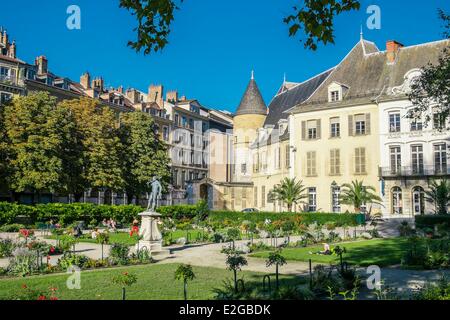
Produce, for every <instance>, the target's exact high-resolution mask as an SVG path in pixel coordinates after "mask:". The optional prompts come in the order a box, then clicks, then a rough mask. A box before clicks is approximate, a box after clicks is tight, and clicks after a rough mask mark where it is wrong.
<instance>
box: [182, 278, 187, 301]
mask: <svg viewBox="0 0 450 320" xmlns="http://www.w3.org/2000/svg"><path fill="white" fill-rule="evenodd" d="M183 293H184V300H187V281H186V280H184V287H183Z"/></svg>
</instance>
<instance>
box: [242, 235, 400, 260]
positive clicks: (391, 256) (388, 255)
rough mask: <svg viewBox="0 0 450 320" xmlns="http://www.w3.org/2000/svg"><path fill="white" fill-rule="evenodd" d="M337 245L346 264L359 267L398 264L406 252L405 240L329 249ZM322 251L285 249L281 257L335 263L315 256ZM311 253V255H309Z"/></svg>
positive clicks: (329, 257) (259, 254) (263, 254)
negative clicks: (342, 251)
mask: <svg viewBox="0 0 450 320" xmlns="http://www.w3.org/2000/svg"><path fill="white" fill-rule="evenodd" d="M337 245H339V246H340V247H344V248H345V249H346V250H347V252H346V253H345V254H344V255H343V258H344V260H345V261H346V262H348V263H350V264H352V265H359V266H369V265H378V266H389V265H396V264H400V262H401V258H402V256H403V254H404V252H405V251H406V250H407V240H406V239H403V238H395V239H376V240H367V241H357V242H347V243H338V244H333V245H331V248H334V247H336V246H337ZM322 250H323V246H312V247H306V248H287V249H284V250H283V253H282V254H283V256H284V257H285V258H286V259H287V260H293V261H309V259H311V260H312V262H317V263H324V264H330V263H333V264H334V263H337V262H339V257H338V256H337V255H319V254H315V253H317V252H319V251H322ZM311 252H312V253H313V254H311ZM251 256H253V257H257V258H267V257H268V256H269V252H267V251H262V252H256V253H254V254H252V255H251Z"/></svg>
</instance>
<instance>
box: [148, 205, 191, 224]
mask: <svg viewBox="0 0 450 320" xmlns="http://www.w3.org/2000/svg"><path fill="white" fill-rule="evenodd" d="M198 209H199V208H198V206H197V205H187V204H179V205H174V206H162V207H159V208H157V209H156V211H158V213H160V214H161V215H162V216H163V217H164V218H172V219H177V220H181V219H193V218H194V217H196V216H197V213H198Z"/></svg>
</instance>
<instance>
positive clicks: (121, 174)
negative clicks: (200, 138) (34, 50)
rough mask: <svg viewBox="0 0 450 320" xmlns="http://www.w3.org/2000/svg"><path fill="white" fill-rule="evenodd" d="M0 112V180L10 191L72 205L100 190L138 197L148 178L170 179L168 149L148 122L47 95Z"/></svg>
mask: <svg viewBox="0 0 450 320" xmlns="http://www.w3.org/2000/svg"><path fill="white" fill-rule="evenodd" d="M0 111H2V112H0V133H1V136H0V159H1V160H2V161H1V163H0V179H1V183H2V186H4V185H5V184H6V183H7V182H8V183H9V185H10V188H11V189H12V190H13V191H15V192H24V191H28V192H33V193H37V194H39V193H41V192H52V193H55V192H57V193H61V194H74V195H75V200H77V199H80V197H81V195H82V194H83V192H84V191H86V190H88V189H90V188H98V189H99V190H105V189H109V190H112V191H124V190H132V194H133V195H135V196H139V195H140V194H143V193H145V192H146V191H148V190H146V188H147V183H148V181H150V179H151V177H152V176H153V175H156V176H158V177H161V178H162V179H163V181H164V180H168V179H169V177H170V171H169V166H168V164H169V158H168V155H167V147H166V145H165V144H164V143H163V142H161V141H160V140H159V139H158V136H157V135H156V134H155V132H154V125H153V120H152V118H151V116H150V115H147V114H144V113H142V112H129V113H123V114H121V115H119V114H118V113H116V112H114V111H113V110H112V109H111V108H109V107H107V106H102V105H101V104H100V103H99V102H98V101H97V100H95V99H90V98H86V97H83V98H80V99H74V100H64V101H62V102H60V103H58V102H57V100H56V98H54V97H51V96H50V95H49V94H48V93H46V92H36V93H30V94H29V95H28V96H25V97H16V98H14V100H13V101H12V102H11V103H10V104H9V105H7V106H6V107H4V110H3V109H2V110H0ZM119 118H121V121H122V125H121V126H119ZM6 189H8V188H6Z"/></svg>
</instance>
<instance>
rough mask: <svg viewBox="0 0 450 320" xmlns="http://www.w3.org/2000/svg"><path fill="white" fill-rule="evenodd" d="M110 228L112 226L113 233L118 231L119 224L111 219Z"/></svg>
mask: <svg viewBox="0 0 450 320" xmlns="http://www.w3.org/2000/svg"><path fill="white" fill-rule="evenodd" d="M109 226H110V228H111V229H112V231H116V229H117V227H116V226H117V223H116V222H115V221H114V219H110V220H109Z"/></svg>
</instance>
